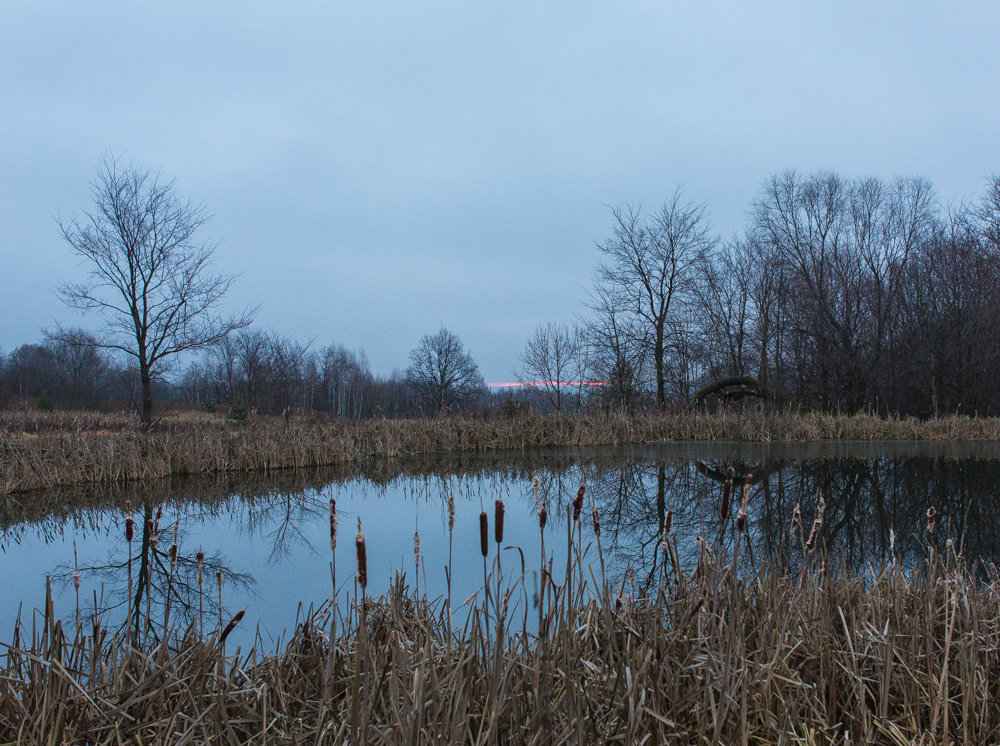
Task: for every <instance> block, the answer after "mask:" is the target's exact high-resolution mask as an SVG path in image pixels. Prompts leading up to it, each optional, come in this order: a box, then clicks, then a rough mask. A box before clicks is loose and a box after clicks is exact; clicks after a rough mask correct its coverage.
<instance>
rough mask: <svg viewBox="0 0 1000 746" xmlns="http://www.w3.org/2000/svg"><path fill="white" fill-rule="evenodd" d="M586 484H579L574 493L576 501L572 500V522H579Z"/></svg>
mask: <svg viewBox="0 0 1000 746" xmlns="http://www.w3.org/2000/svg"><path fill="white" fill-rule="evenodd" d="M586 489H587V484H586V482H581V483H580V489H578V490H577V491H576V499H575V500H573V520H574V521H578V520H580V512H581V511H582V510H583V494H584V492H586Z"/></svg>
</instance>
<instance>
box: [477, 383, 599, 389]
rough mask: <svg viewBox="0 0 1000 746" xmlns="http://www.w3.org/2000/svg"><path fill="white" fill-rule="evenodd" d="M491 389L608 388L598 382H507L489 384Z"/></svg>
mask: <svg viewBox="0 0 1000 746" xmlns="http://www.w3.org/2000/svg"><path fill="white" fill-rule="evenodd" d="M486 385H487V387H489V388H491V389H492V388H511V387H521V386H607V385H608V384H606V383H603V382H598V381H505V382H503V383H488V384H486Z"/></svg>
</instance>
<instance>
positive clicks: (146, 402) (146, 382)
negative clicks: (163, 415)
mask: <svg viewBox="0 0 1000 746" xmlns="http://www.w3.org/2000/svg"><path fill="white" fill-rule="evenodd" d="M139 378H140V380H141V381H142V424H143V425H145V426H146V427H149V426H150V425H152V424H153V382H152V376H150V374H149V365H147V364H146V362H145V361H140V363H139Z"/></svg>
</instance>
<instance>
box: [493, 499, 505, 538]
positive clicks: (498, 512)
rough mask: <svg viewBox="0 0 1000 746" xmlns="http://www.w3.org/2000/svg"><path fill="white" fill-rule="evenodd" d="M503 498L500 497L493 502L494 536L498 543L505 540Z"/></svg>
mask: <svg viewBox="0 0 1000 746" xmlns="http://www.w3.org/2000/svg"><path fill="white" fill-rule="evenodd" d="M503 514H504V507H503V500H500V499H499V498H498V499H497V501H496V502H495V503H494V504H493V538H494V539H496V542H497V544H499V543H500V542H502V541H503Z"/></svg>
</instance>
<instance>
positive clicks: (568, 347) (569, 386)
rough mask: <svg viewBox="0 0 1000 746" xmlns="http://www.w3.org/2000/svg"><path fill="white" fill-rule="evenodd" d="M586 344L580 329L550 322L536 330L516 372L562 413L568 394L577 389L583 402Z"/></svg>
mask: <svg viewBox="0 0 1000 746" xmlns="http://www.w3.org/2000/svg"><path fill="white" fill-rule="evenodd" d="M584 351H585V345H584V344H583V337H582V334H581V332H580V330H579V329H576V328H574V327H570V326H568V325H566V324H557V323H552V322H549V323H548V324H542V325H540V326H539V327H538V328H536V329H535V331H534V333H533V334H532V335H531V337H529V338H528V341H527V343H526V344H525V346H524V350H522V352H521V366H522V368H521V370H520V371H517V372H516V376H517V378H518V380H519V381H520V382H521V383H522V384H530V385H532V386H533V387H534V388H535V389H536V390H538V391H541V392H542V394H543V395H544V396H545V398H546V400H548V403H549V406H551V407H552V408H553V409H555V410H556V411H558V412H561V411H563V407H565V406H566V403H567V393H568V392H575V396H574V400H575V401H576V402H579V401H580V394H581V388H582V385H583V379H584V378H585V376H586V367H587V364H586V356H585V355H584Z"/></svg>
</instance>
